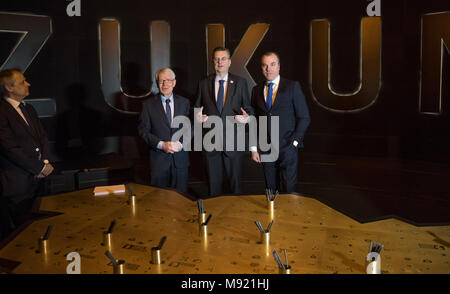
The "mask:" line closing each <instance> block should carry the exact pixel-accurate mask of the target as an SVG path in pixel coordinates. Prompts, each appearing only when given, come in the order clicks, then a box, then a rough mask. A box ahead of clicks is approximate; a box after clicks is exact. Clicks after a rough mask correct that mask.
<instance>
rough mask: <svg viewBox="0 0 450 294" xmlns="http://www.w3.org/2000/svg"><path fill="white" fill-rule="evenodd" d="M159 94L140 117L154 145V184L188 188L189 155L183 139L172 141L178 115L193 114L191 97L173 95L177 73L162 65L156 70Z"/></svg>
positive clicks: (142, 133) (144, 133) (141, 129)
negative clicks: (175, 118)
mask: <svg viewBox="0 0 450 294" xmlns="http://www.w3.org/2000/svg"><path fill="white" fill-rule="evenodd" d="M156 80H157V83H158V88H159V94H157V95H154V96H152V97H150V98H149V99H148V100H147V101H145V102H144V104H143V107H142V112H141V114H140V117H139V126H138V130H139V135H140V136H141V137H142V138H143V139H144V141H145V142H146V143H147V144H148V146H149V148H150V185H153V186H156V187H162V188H165V187H172V188H176V189H177V190H179V191H181V192H183V193H186V192H187V190H188V169H189V154H188V152H187V151H185V150H183V145H182V142H179V141H176V142H173V141H171V139H172V135H173V134H174V133H175V132H177V131H178V130H179V128H173V127H172V122H173V120H174V117H176V116H180V115H181V116H185V117H189V114H190V103H189V100H188V99H186V98H184V97H181V96H178V95H174V94H173V89H174V88H175V85H176V82H177V81H176V79H175V73H174V72H173V71H172V70H171V69H170V68H162V69H160V70H158V71H157V73H156Z"/></svg>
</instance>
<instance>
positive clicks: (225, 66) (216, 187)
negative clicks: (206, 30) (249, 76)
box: [195, 47, 253, 196]
mask: <svg viewBox="0 0 450 294" xmlns="http://www.w3.org/2000/svg"><path fill="white" fill-rule="evenodd" d="M212 62H213V64H214V70H215V72H214V74H211V75H209V76H208V77H206V78H205V79H203V80H201V81H200V82H199V85H198V90H197V100H196V102H195V107H196V108H200V109H201V111H200V112H199V113H198V114H197V115H196V117H195V119H196V120H197V121H200V122H202V123H204V122H206V121H207V119H208V116H217V117H220V118H221V119H222V122H223V132H222V139H223V148H222V150H213V151H205V152H204V155H205V164H206V171H207V176H208V184H209V185H208V186H209V196H218V195H221V194H222V185H223V184H224V180H225V183H227V184H228V185H229V187H230V188H231V191H232V192H233V193H235V194H241V193H242V169H243V168H242V167H243V155H244V152H243V151H237V145H238V144H237V134H236V129H237V128H236V125H234V126H233V127H234V132H233V133H234V138H230V139H234V149H233V150H231V151H230V150H226V145H227V142H226V141H227V140H226V139H227V138H226V136H225V127H226V119H227V117H231V118H233V117H234V118H235V119H236V121H238V122H239V123H245V122H246V121H247V120H248V116H249V115H251V114H253V109H252V107H251V104H250V96H249V91H248V87H247V81H246V80H245V79H244V78H242V77H239V76H237V75H234V74H232V73H230V72H228V70H229V68H230V66H231V58H230V51H229V50H228V49H227V48H224V47H217V48H215V49H214V50H213V53H212ZM204 132H205V131H204ZM215 139H218V138H215Z"/></svg>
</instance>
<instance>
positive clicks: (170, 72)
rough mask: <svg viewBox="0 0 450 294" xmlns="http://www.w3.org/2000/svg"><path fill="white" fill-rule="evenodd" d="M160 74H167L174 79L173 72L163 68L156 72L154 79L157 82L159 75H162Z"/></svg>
mask: <svg viewBox="0 0 450 294" xmlns="http://www.w3.org/2000/svg"><path fill="white" fill-rule="evenodd" d="M162 73H169V74H170V75H171V76H172V78H173V79H175V78H176V76H175V72H174V71H173V70H172V69H170V68H169V67H164V68H160V69H158V71H157V72H156V74H155V78H156V80H157V81H158V80H159V75H160V74H162Z"/></svg>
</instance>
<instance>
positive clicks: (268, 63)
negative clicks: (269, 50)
mask: <svg viewBox="0 0 450 294" xmlns="http://www.w3.org/2000/svg"><path fill="white" fill-rule="evenodd" d="M261 69H262V73H263V75H264V76H265V77H266V79H267V80H268V81H273V80H274V79H275V78H276V77H277V76H278V75H279V74H280V61H279V60H278V58H277V56H276V55H274V54H272V55H269V56H263V57H262V59H261Z"/></svg>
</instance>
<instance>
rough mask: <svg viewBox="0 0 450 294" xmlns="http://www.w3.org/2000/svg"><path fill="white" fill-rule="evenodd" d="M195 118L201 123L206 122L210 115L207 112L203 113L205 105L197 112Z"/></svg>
mask: <svg viewBox="0 0 450 294" xmlns="http://www.w3.org/2000/svg"><path fill="white" fill-rule="evenodd" d="M195 119H196V120H197V121H198V122H199V123H204V122H205V121H206V120H207V119H208V116H207V115H206V114H203V106H202V107H201V108H200V111H199V112H198V113H197V115H196V117H195Z"/></svg>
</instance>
